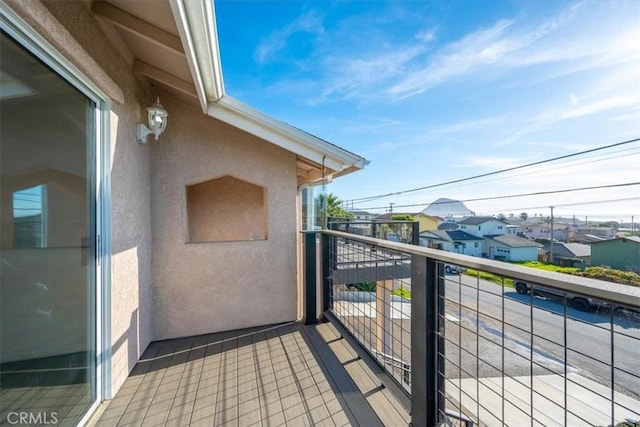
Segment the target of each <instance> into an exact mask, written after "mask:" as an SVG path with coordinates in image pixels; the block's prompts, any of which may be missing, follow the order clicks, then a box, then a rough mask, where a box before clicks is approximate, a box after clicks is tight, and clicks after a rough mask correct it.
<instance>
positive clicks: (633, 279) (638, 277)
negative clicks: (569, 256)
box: [573, 267, 640, 286]
mask: <svg viewBox="0 0 640 427" xmlns="http://www.w3.org/2000/svg"><path fill="white" fill-rule="evenodd" d="M573 274H575V275H577V276H582V277H589V278H591V279H600V280H606V281H608V282H615V283H622V284H625V285H631V286H640V274H638V273H634V272H633V271H622V270H616V269H613V268H606V267H587V268H585V269H584V271H578V272H576V273H573Z"/></svg>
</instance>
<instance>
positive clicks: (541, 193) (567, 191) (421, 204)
mask: <svg viewBox="0 0 640 427" xmlns="http://www.w3.org/2000/svg"><path fill="white" fill-rule="evenodd" d="M633 185H640V182H625V183H622V184H609V185H596V186H592V187H579V188H567V189H564V190H549V191H535V192H533V193H521V194H509V195H506V196H491V197H478V198H474V199H466V200H452V201H444V202H433V203H415V204H410V205H396V207H397V208H414V207H422V206H433V205H446V204H448V203H458V202H480V201H486V200H499V199H513V198H516V197H528V196H543V195H547V194H559V193H570V192H573V191H585V190H598V189H603V188H618V187H630V186H633ZM385 208H386V206H382V207H366V208H362V209H365V210H366V209H370V210H375V209H385Z"/></svg>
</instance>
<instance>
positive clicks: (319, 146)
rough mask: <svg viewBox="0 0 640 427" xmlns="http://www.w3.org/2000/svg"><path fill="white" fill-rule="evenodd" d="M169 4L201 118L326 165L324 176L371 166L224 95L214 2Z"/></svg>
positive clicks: (183, 0) (177, 0)
mask: <svg viewBox="0 0 640 427" xmlns="http://www.w3.org/2000/svg"><path fill="white" fill-rule="evenodd" d="M170 4H171V8H172V11H173V14H174V17H175V20H176V25H177V27H178V31H179V33H180V38H181V39H182V41H183V46H184V50H185V54H186V57H187V60H188V63H189V68H190V69H191V74H192V77H193V80H194V84H195V87H196V91H197V93H198V99H199V101H200V105H201V107H202V109H203V112H204V113H205V114H208V115H209V116H211V117H214V118H216V119H218V120H221V121H223V122H225V123H228V124H230V125H232V126H235V127H238V128H240V129H242V130H244V131H246V132H249V133H251V134H253V135H255V136H257V137H260V138H262V139H264V140H265V141H268V142H270V143H272V144H274V145H277V146H279V147H281V148H284V149H286V150H288V151H291V152H293V153H295V154H296V155H298V156H300V157H303V158H305V159H308V160H310V161H312V162H315V163H317V164H318V165H321V166H324V167H325V168H326V169H327V176H326V177H327V178H328V177H332V178H337V177H339V176H343V175H346V174H349V173H351V172H355V171H358V170H360V169H363V168H364V167H365V166H366V165H368V164H369V161H368V160H366V159H365V158H363V157H360V156H358V155H357V154H354V153H351V152H349V151H347V150H344V149H342V148H340V147H338V146H336V145H333V144H330V143H329V142H327V141H324V140H322V139H320V138H317V137H315V136H313V135H310V134H308V133H306V132H303V131H301V130H300V129H297V128H295V127H294V126H291V125H288V124H286V123H284V122H282V121H279V120H276V119H274V118H273V117H270V116H268V115H267V114H264V113H262V112H260V111H258V110H256V109H254V108H251V107H249V106H248V105H246V104H243V103H242V102H240V101H238V100H236V99H234V98H232V97H230V96H228V95H226V94H225V92H224V81H223V76H222V65H221V61H220V50H219V47H218V38H217V30H216V24H215V23H216V20H215V9H214V7H213V2H212V1H188V0H170Z"/></svg>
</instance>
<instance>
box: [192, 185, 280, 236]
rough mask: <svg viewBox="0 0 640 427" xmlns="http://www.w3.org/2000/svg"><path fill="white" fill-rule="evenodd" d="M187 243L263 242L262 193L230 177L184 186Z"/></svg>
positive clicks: (264, 210) (264, 199) (264, 205)
mask: <svg viewBox="0 0 640 427" xmlns="http://www.w3.org/2000/svg"><path fill="white" fill-rule="evenodd" d="M187 218H188V225H189V238H188V240H189V242H192V243H195V242H217V241H233V240H266V239H267V211H266V189H265V188H264V187H261V186H259V185H256V184H252V183H250V182H247V181H244V180H242V179H238V178H235V177H232V176H223V177H220V178H216V179H212V180H209V181H205V182H201V183H198V184H193V185H189V186H187Z"/></svg>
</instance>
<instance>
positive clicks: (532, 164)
mask: <svg viewBox="0 0 640 427" xmlns="http://www.w3.org/2000/svg"><path fill="white" fill-rule="evenodd" d="M638 141H640V138H635V139H630V140H628V141H622V142H618V143H615V144H610V145H605V146H602V147H596V148H591V149H589V150H584V151H579V152H577V153H572V154H565V155H563V156H558V157H554V158H551V159H546V160H539V161H537V162H532V163H527V164H525V165H520V166H513V167H510V168H506V169H501V170H498V171H494V172H487V173H483V174H480V175H474V176H470V177H467V178H460V179H454V180H452V181H446V182H441V183H439V184H433V185H427V186H424V187H418V188H412V189H409V190H403V191H397V192H393V193H387V194H380V195H377V196H369V197H361V198H359V199H351V200H350V202H351V203H353V202H371V201H373V200H376V199H381V198H383V197H390V196H400V195H402V194H407V193H413V192H416V191H421V190H427V189H430V188H436V187H443V186H445V185H449V184H457V183H459V182H465V181H471V180H473V179H478V178H484V177H487V176H492V175H497V174H501V173H505V172H511V171H514V170H518V169H523V168H528V167H531V166H537V165H541V164H544V163H550V162H555V161H557V160H563V159H568V158H571V157H576V156H580V155H583V154H588V153H593V152H596V151H602V150H606V149H609V148H613V147H619V146H621V145H626V144H631V143H634V142H638ZM369 209H372V208H369Z"/></svg>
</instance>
